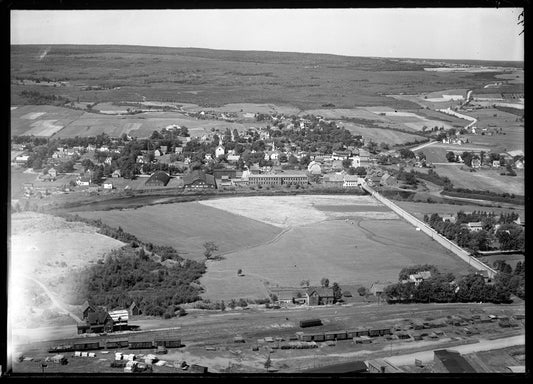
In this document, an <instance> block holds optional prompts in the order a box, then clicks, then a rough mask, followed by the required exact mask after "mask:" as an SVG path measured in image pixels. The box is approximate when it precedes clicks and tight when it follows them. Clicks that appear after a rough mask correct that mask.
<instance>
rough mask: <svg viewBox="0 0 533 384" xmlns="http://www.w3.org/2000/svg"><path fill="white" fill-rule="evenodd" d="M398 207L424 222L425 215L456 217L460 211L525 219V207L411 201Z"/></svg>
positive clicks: (398, 202)
mask: <svg viewBox="0 0 533 384" xmlns="http://www.w3.org/2000/svg"><path fill="white" fill-rule="evenodd" d="M394 203H395V204H396V205H398V206H399V207H400V208H403V209H405V210H406V211H407V212H409V213H410V214H412V215H413V216H416V217H417V218H418V219H420V220H423V218H424V215H426V214H427V215H431V214H432V213H438V214H439V215H454V214H456V213H457V212H459V211H463V212H473V211H486V212H493V211H494V212H495V213H496V214H497V215H499V214H501V213H502V212H504V213H510V212H517V213H518V214H519V215H520V217H525V216H524V214H525V209H524V207H517V208H516V209H505V208H495V207H480V206H477V205H455V204H431V203H413V202H410V201H395V202H394Z"/></svg>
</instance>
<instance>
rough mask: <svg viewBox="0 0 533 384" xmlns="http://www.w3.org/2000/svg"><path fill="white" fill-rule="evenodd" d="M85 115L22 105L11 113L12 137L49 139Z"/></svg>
mask: <svg viewBox="0 0 533 384" xmlns="http://www.w3.org/2000/svg"><path fill="white" fill-rule="evenodd" d="M83 114H84V113H83V112H82V111H76V110H72V109H67V108H61V107H53V106H50V105H22V106H20V107H18V108H17V109H14V110H12V111H11V135H12V136H15V135H35V136H44V137H49V136H52V135H53V134H54V133H57V132H58V131H60V130H61V129H62V128H64V127H66V126H68V125H69V124H71V123H72V122H74V121H76V120H78V119H79V118H80V117H81V116H82V115H83ZM59 127H60V128H59Z"/></svg>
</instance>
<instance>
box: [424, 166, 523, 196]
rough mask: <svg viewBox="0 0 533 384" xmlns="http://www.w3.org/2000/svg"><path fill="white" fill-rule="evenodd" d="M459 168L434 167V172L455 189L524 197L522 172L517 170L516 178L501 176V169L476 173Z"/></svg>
mask: <svg viewBox="0 0 533 384" xmlns="http://www.w3.org/2000/svg"><path fill="white" fill-rule="evenodd" d="M461 168H462V167H460V166H453V165H435V169H434V171H435V172H437V173H438V174H439V176H443V177H444V176H446V177H448V178H449V179H450V180H451V181H452V183H453V186H454V187H455V188H467V189H477V190H483V191H485V190H487V191H492V192H497V193H509V194H515V195H521V196H523V195H524V188H525V180H524V171H523V170H517V172H516V173H517V175H516V176H502V175H500V172H502V170H503V168H502V169H501V170H500V169H483V170H479V171H477V172H470V171H468V170H462V169H461Z"/></svg>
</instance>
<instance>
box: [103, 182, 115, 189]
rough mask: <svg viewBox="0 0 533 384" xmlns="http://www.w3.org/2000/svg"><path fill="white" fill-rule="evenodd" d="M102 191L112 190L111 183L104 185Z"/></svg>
mask: <svg viewBox="0 0 533 384" xmlns="http://www.w3.org/2000/svg"><path fill="white" fill-rule="evenodd" d="M104 189H113V183H104Z"/></svg>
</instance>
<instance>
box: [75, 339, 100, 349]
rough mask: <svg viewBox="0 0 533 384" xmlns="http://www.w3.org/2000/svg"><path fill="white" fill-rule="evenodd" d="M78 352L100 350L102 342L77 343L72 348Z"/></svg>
mask: <svg viewBox="0 0 533 384" xmlns="http://www.w3.org/2000/svg"><path fill="white" fill-rule="evenodd" d="M72 347H73V348H74V350H76V351H91V350H95V349H100V348H101V347H100V342H98V341H95V342H91V343H76V344H74V345H73V346H72Z"/></svg>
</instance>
